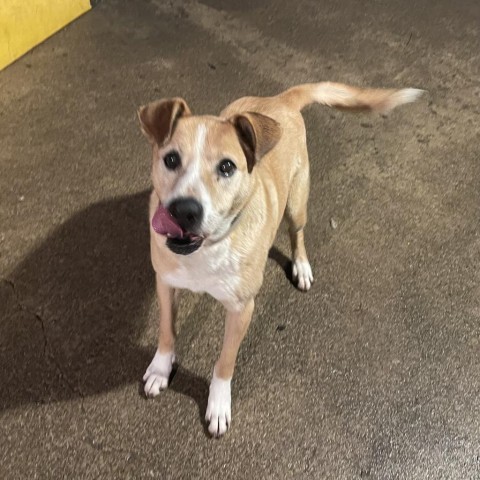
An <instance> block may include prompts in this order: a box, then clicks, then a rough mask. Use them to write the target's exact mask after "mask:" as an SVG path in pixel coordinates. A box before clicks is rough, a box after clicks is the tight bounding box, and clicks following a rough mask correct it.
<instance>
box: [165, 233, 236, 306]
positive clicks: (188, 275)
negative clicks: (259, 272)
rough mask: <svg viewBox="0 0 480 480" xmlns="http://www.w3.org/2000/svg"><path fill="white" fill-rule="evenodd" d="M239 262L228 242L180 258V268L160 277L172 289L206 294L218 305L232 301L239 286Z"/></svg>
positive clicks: (224, 241) (226, 240)
mask: <svg viewBox="0 0 480 480" xmlns="http://www.w3.org/2000/svg"><path fill="white" fill-rule="evenodd" d="M239 269H240V262H239V258H238V256H237V255H235V254H234V253H233V252H232V251H231V249H230V240H229V239H225V240H223V241H221V242H219V243H218V244H216V245H212V246H209V247H206V248H202V249H200V250H199V251H197V252H195V253H194V254H192V255H186V256H185V257H180V259H179V266H178V267H177V268H176V269H175V270H172V271H169V272H168V273H166V274H164V275H163V276H162V278H163V281H164V282H165V283H167V284H169V285H170V286H172V287H175V288H186V289H188V290H191V291H193V292H207V293H209V294H210V295H212V297H214V298H216V299H217V300H219V301H227V302H229V301H232V300H234V298H235V297H236V295H235V291H236V288H237V286H238V283H239Z"/></svg>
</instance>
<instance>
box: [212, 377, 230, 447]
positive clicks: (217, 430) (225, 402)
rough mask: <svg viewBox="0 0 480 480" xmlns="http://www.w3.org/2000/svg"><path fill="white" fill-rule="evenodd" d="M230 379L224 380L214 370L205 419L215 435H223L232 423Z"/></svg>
mask: <svg viewBox="0 0 480 480" xmlns="http://www.w3.org/2000/svg"><path fill="white" fill-rule="evenodd" d="M230 383H231V379H230V380H222V379H221V378H218V377H217V376H216V375H215V372H213V378H212V381H211V383H210V393H209V395H208V405H207V413H206V414H205V420H206V421H207V422H210V423H209V425H208V431H209V432H210V434H211V435H212V436H213V437H217V438H218V437H221V436H222V435H224V434H225V433H226V431H227V430H228V429H229V427H230V424H231V423H232V413H231V404H232V399H231V394H230Z"/></svg>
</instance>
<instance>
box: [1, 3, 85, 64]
mask: <svg viewBox="0 0 480 480" xmlns="http://www.w3.org/2000/svg"><path fill="white" fill-rule="evenodd" d="M92 3H93V4H94V2H91V1H90V0H0V70H1V69H3V68H5V67H6V66H7V65H10V63H12V62H14V61H15V60H16V59H17V58H19V57H21V56H22V55H23V54H25V53H26V52H28V51H29V50H30V49H32V48H33V47H34V46H35V45H38V44H39V43H40V42H43V40H45V39H46V38H48V37H50V36H51V35H53V34H54V33H55V32H57V31H58V30H60V29H61V28H63V27H64V26H65V25H67V24H68V23H70V22H71V21H72V20H74V19H75V18H77V17H79V16H80V15H82V14H83V13H85V12H87V11H88V10H90V9H91V8H92Z"/></svg>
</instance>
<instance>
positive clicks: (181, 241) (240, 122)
mask: <svg viewBox="0 0 480 480" xmlns="http://www.w3.org/2000/svg"><path fill="white" fill-rule="evenodd" d="M138 117H139V119H140V123H141V127H142V131H143V133H144V134H145V136H146V137H147V139H148V140H149V142H150V144H151V145H152V150H153V166H152V181H153V187H154V189H155V192H156V193H157V195H158V198H159V199H160V205H159V206H158V209H157V211H156V213H155V216H154V218H153V222H152V224H153V228H154V229H155V231H156V232H157V233H159V234H162V235H165V236H166V237H167V245H168V247H169V248H170V249H171V250H172V251H173V252H175V253H179V254H184V255H186V254H189V253H192V252H194V251H195V250H197V249H198V248H199V247H200V246H201V245H202V243H203V241H204V240H208V241H209V242H215V241H216V240H218V239H220V238H222V237H223V236H224V235H225V234H226V233H227V232H228V231H229V229H230V227H231V225H232V223H233V222H234V221H235V219H236V218H237V217H238V215H239V214H240V213H241V210H242V208H243V207H244V206H245V204H246V202H247V201H248V198H249V195H250V192H251V189H252V185H253V175H252V172H253V170H254V167H255V165H256V163H257V162H258V161H259V160H260V159H261V158H262V157H263V156H264V155H265V154H266V153H268V152H269V151H270V150H271V149H272V148H273V147H274V146H275V144H276V143H277V142H278V140H279V139H280V136H281V129H280V126H279V124H278V123H277V122H276V121H275V120H273V119H271V118H269V117H266V116H264V115H261V114H258V113H251V112H246V113H243V114H239V115H235V116H233V117H231V118H228V119H225V118H220V117H214V116H193V115H192V114H191V113H190V109H189V108H188V106H187V104H186V103H185V101H184V100H182V99H180V98H173V99H167V100H159V101H156V102H153V103H150V104H148V105H146V106H144V107H141V108H140V109H139V111H138Z"/></svg>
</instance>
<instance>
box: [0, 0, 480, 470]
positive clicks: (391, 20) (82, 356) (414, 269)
mask: <svg viewBox="0 0 480 480" xmlns="http://www.w3.org/2000/svg"><path fill="white" fill-rule="evenodd" d="M479 25H480V5H479V3H478V2H477V1H476V0H465V1H464V2H451V1H450V0H438V1H436V2H433V1H426V0H416V1H413V0H408V1H406V2H393V1H392V2H361V3H360V2H355V1H353V0H346V1H344V2H336V1H334V0H326V1H323V2H316V1H313V0H299V1H296V2H286V1H285V2H275V1H273V0H270V1H267V0H265V1H262V0H260V1H257V0H256V1H253V0H247V1H245V0H244V1H228V2H224V1H219V0H203V1H202V2H198V1H195V0H192V1H190V0H171V1H169V2H162V1H160V0H155V1H140V0H139V1H136V2H121V1H104V2H102V3H100V5H99V6H98V7H96V8H95V9H94V10H93V11H92V12H90V13H88V14H87V15H85V16H84V17H82V18H80V19H79V20H78V21H76V22H75V23H73V24H72V25H70V26H69V27H67V28H66V29H64V30H63V31H62V32H60V33H59V34H57V35H55V36H54V37H53V38H51V39H49V40H48V41H46V42H45V43H44V44H42V45H40V46H39V47H38V48H36V49H35V50H34V51H33V52H31V53H29V54H28V55H26V56H25V57H23V58H22V59H21V60H19V61H18V62H16V63H15V64H14V65H12V66H10V67H9V68H7V69H6V70H5V71H3V72H1V73H0V139H1V143H0V145H1V148H0V166H1V175H0V225H1V227H0V269H1V275H2V280H1V284H0V309H1V311H0V367H1V370H0V478H2V479H17V478H19V479H22V478H42V479H43V478H53V479H58V478H82V479H89V478H159V479H190V478H222V479H291V478H292V479H293V478H294V479H303V478H312V479H354V478H368V479H389V480H390V479H402V480H403V479H414V480H423V479H435V480H439V479H459V480H467V479H479V478H480V324H479V323H480V322H479V320H480V301H479V299H480V270H479V262H480V239H479V231H480V230H479V227H480V215H479V213H480V162H479V148H478V145H479V141H480V138H479V126H478V125H479V118H480V117H479V114H480V110H479V100H480V83H479V78H480V76H479V74H480V72H479V63H480V60H479V56H478V52H479V48H478V47H479ZM320 80H337V81H343V82H346V83H352V84H358V85H371V86H396V87H403V86H412V87H419V88H424V89H426V90H428V91H429V93H428V95H427V96H426V97H425V98H423V99H422V100H421V101H420V102H418V103H417V104H415V105H411V106H406V107H404V108H402V109H399V110H398V111H395V112H394V113H393V114H392V115H390V116H389V117H388V118H382V117H378V116H368V115H358V116H357V115H347V114H344V113H341V112H335V111H331V110H328V109H327V108H322V107H311V108H310V109H308V110H307V111H306V112H305V119H306V123H307V131H308V138H309V151H310V156H311V164H312V167H311V169H312V178H313V184H312V194H311V199H310V204H309V208H310V210H309V211H310V220H309V224H308V226H307V231H306V240H307V247H308V249H309V255H310V260H311V262H312V264H313V267H314V271H315V273H316V283H315V284H314V286H313V288H312V290H311V291H310V292H309V293H308V294H302V293H300V292H299V291H297V290H296V289H295V288H293V287H292V285H291V283H290V282H289V280H288V278H287V276H286V275H285V273H284V270H287V271H288V259H287V258H286V256H285V255H287V254H288V251H289V249H288V242H287V236H286V234H285V232H284V231H283V230H282V231H281V232H280V233H279V235H278V237H277V241H276V243H275V247H276V248H275V249H274V250H273V251H272V255H271V257H272V258H271V260H270V261H269V262H268V265H267V272H266V280H265V284H264V286H263V288H262V290H261V292H260V295H259V297H258V301H257V310H256V314H255V320H254V322H253V325H252V327H251V329H250V332H249V334H248V336H247V338H246V340H245V341H244V343H243V345H242V349H241V352H240V355H239V360H238V366H237V373H236V377H235V380H234V386H233V413H234V420H233V425H232V430H231V431H230V432H229V433H228V434H227V436H226V437H225V438H224V439H222V440H220V441H215V440H211V439H209V438H208V436H207V435H206V430H205V425H204V422H203V420H202V419H203V416H204V413H205V408H206V399H207V390H208V381H209V375H210V372H211V369H212V365H213V363H214V361H215V358H216V356H217V354H218V351H219V347H220V342H221V338H222V328H223V322H222V309H221V308H220V307H219V306H218V305H217V304H216V303H215V302H214V301H213V300H211V299H209V298H208V297H207V296H194V295H192V294H189V293H186V294H185V295H184V299H183V303H182V306H181V308H180V313H179V322H178V323H179V324H178V330H179V340H178V357H179V368H178V371H177V373H176V375H175V377H174V379H173V381H172V383H171V388H170V389H169V390H168V391H166V392H165V393H164V394H163V395H161V396H160V398H159V399H158V400H155V401H147V400H146V399H145V398H144V397H143V396H142V394H141V393H140V392H141V388H142V384H141V381H140V380H141V377H142V375H143V373H144V370H145V367H146V366H147V365H148V362H149V360H150V358H151V356H152V355H153V352H154V350H155V317H156V306H155V299H154V295H153V274H152V269H151V267H150V263H149V250H148V226H147V220H146V200H147V195H148V193H147V190H148V188H149V162H150V160H149V149H148V146H147V145H146V142H145V141H144V139H143V137H142V136H141V134H140V132H139V129H138V125H137V122H136V118H135V111H136V108H137V106H138V105H140V104H143V103H146V102H148V101H150V100H153V99H155V98H159V97H167V96H183V97H184V98H186V99H187V101H188V103H189V104H190V106H191V108H192V110H193V111H194V112H198V113H207V112H208V113H216V112H219V111H220V110H221V108H222V107H223V106H224V105H225V104H226V103H228V102H229V101H230V100H233V99H234V98H236V97H239V96H241V95H245V94H259V95H268V94H273V93H276V92H279V91H281V90H282V89H284V88H286V87H288V86H291V85H293V84H296V83H301V82H307V81H308V82H310V81H320ZM331 219H334V220H335V222H336V223H337V225H338V226H337V228H336V229H334V228H332V226H331Z"/></svg>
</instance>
